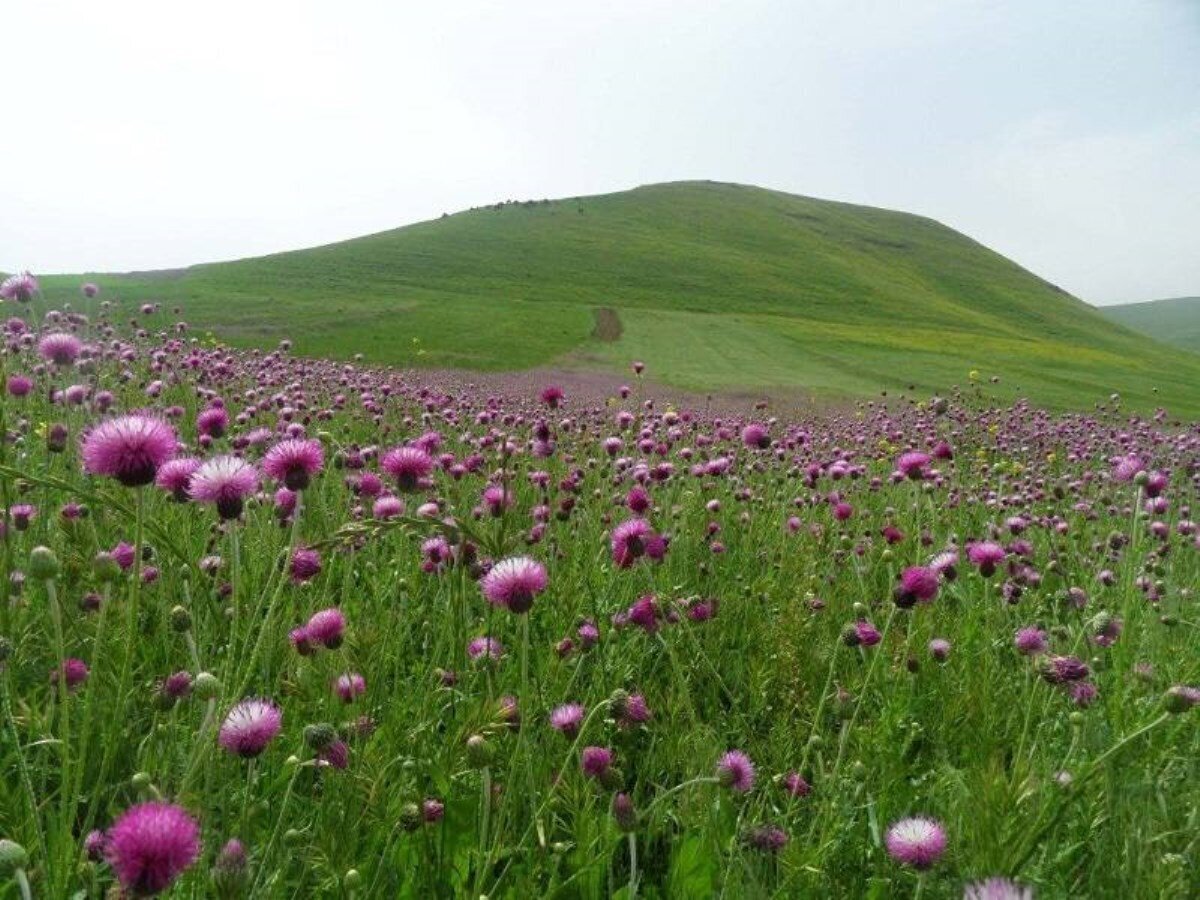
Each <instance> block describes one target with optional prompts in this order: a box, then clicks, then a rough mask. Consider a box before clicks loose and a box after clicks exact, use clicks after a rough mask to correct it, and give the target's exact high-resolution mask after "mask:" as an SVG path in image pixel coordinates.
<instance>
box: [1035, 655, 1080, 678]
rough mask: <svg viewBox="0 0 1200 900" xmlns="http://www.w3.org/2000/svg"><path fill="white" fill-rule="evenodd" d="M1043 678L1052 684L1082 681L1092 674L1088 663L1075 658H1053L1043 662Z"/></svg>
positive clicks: (1041, 669)
mask: <svg viewBox="0 0 1200 900" xmlns="http://www.w3.org/2000/svg"><path fill="white" fill-rule="evenodd" d="M1040 672H1041V676H1042V678H1044V679H1045V680H1046V681H1048V682H1050V684H1066V683H1067V682H1069V681H1082V680H1083V679H1084V678H1087V677H1088V675H1089V674H1090V673H1091V670H1090V669H1088V667H1087V663H1085V662H1084V661H1083V660H1081V659H1077V658H1076V657H1074V656H1051V657H1048V658H1047V659H1045V660H1044V661H1043V662H1042V665H1041V668H1040Z"/></svg>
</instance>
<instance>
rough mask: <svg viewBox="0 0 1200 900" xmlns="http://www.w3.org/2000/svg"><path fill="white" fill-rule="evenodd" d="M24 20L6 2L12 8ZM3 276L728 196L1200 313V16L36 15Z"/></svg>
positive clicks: (1011, 0)
mask: <svg viewBox="0 0 1200 900" xmlns="http://www.w3.org/2000/svg"><path fill="white" fill-rule="evenodd" d="M14 6H15V7H16V8H13V7H14ZM3 26H4V31H5V38H4V54H3V56H4V67H5V74H4V76H3V82H2V83H0V99H2V100H3V106H2V108H3V110H4V113H5V123H6V128H5V131H6V134H5V137H4V140H3V143H2V144H0V268H2V269H5V270H9V271H11V270H14V269H17V268H22V269H24V268H30V269H32V270H33V271H34V272H62V271H80V270H85V269H92V270H127V269H144V268H161V267H171V266H178V265H186V264H189V263H195V262H202V261H208V260H214V259H226V258H233V257H239V256H250V255H256V254H260V253H265V252H270V251H275V250H284V249H290V248H295V247H300V246H307V245H313V244H320V243H325V242H328V241H332V240H337V239H339V238H345V237H352V236H355V235H358V234H363V233H367V232H371V231H379V230H382V229H386V228H391V227H394V226H397V225H402V224H406V223H408V222H412V221H417V220H420V219H425V218H430V217H433V216H436V215H439V214H441V213H442V212H443V211H447V212H452V211H455V210H458V209H461V208H464V207H469V206H475V205H480V204H483V203H488V202H492V201H495V200H500V199H508V198H515V199H525V198H530V197H533V198H541V197H558V196H571V195H576V194H586V193H600V192H605V191H612V190H620V189H624V188H629V187H633V186H635V185H638V184H644V183H649V182H656V181H668V180H679V179H690V178H711V179H716V180H722V181H738V182H745V183H751V184H758V185H763V186H766V187H772V188H777V189H780V190H785V191H791V192H795V193H800V194H808V195H811V196H817V197H828V198H833V199H839V200H848V201H852V202H856V203H865V204H871V205H875V206H885V207H892V208H896V209H905V210H910V211H913V212H919V213H923V214H926V215H929V216H933V217H934V218H937V219H940V220H941V221H943V222H945V223H946V224H948V225H951V226H953V227H955V228H958V229H960V230H961V231H964V232H966V233H967V234H969V235H971V236H972V237H974V238H976V239H978V240H980V241H982V242H984V243H985V244H988V245H989V246H991V247H993V248H995V249H996V250H999V251H1000V252H1002V253H1004V254H1006V255H1008V256H1010V257H1012V258H1013V259H1015V260H1017V261H1018V262H1020V263H1021V264H1022V265H1024V266H1026V267H1027V268H1030V269H1032V270H1033V271H1035V272H1037V273H1038V274H1040V275H1042V276H1044V277H1046V278H1048V279H1050V280H1051V281H1054V282H1056V283H1058V284H1060V285H1061V286H1063V287H1065V288H1066V289H1068V290H1070V291H1072V292H1073V293H1075V294H1077V295H1079V296H1081V297H1083V298H1084V299H1086V300H1090V301H1092V302H1097V303H1104V302H1114V301H1120V300H1138V299H1150V298H1154V297H1163V296H1173V295H1181V294H1200V0H1079V2H1067V0H1053V2H1051V0H990V2H989V0H978V2H972V0H894V2H893V0H875V2H869V0H828V2H826V0H774V2H772V0H727V2H718V0H707V2H701V0H692V2H683V0H673V2H672V0H629V2H621V0H606V2H599V3H597V2H595V0H591V2H574V0H544V2H542V0H537V2H534V0H529V2H525V0H495V2H483V0H438V2H435V0H415V2H409V0H379V2H358V0H319V2H305V0H287V2H274V0H236V2H227V0H205V2H202V3H187V4H183V3H169V2H162V0H150V2H130V0H104V2H96V0H78V2H59V0H16V2H15V3H9V4H6V5H5V11H4V16H3Z"/></svg>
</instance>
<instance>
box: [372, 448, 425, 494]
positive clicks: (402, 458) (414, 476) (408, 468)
mask: <svg viewBox="0 0 1200 900" xmlns="http://www.w3.org/2000/svg"><path fill="white" fill-rule="evenodd" d="M379 464H380V466H381V467H382V468H383V470H384V471H385V472H387V473H388V474H389V475H391V476H392V478H394V479H395V480H396V485H397V487H399V488H400V490H401V491H403V492H405V493H410V492H412V491H415V490H416V489H417V488H419V487H420V486H421V484H422V483H423V482H424V481H425V480H426V479H427V478H428V477H429V475H430V473H431V472H433V469H434V466H435V465H436V464H435V463H434V461H433V457H432V456H430V455H429V454H428V453H426V452H425V451H424V450H422V449H420V448H419V447H394V448H392V449H391V450H389V451H388V452H387V453H385V454H384V455H383V459H381V460H380V461H379Z"/></svg>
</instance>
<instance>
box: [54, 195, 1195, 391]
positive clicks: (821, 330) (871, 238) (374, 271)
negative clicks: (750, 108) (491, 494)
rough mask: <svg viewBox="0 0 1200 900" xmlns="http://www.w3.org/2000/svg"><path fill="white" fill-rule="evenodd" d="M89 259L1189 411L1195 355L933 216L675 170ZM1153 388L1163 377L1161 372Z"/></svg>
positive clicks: (406, 350) (689, 365) (783, 385)
mask: <svg viewBox="0 0 1200 900" xmlns="http://www.w3.org/2000/svg"><path fill="white" fill-rule="evenodd" d="M84 278H90V279H94V280H97V281H99V282H100V283H101V285H102V288H103V289H104V291H105V296H106V297H108V298H110V299H113V298H119V299H120V300H121V301H122V302H123V303H124V302H131V303H132V302H141V301H144V300H161V301H163V302H164V303H167V304H176V303H182V304H184V306H185V309H186V313H185V314H186V316H187V318H188V320H189V321H190V322H192V323H193V324H194V325H195V326H198V327H202V328H209V329H213V330H214V331H216V332H218V333H220V334H221V335H222V336H224V337H226V338H228V339H231V340H233V341H234V342H240V343H247V344H268V345H269V344H272V343H274V342H275V341H276V340H278V339H279V338H281V337H284V336H287V337H291V338H293V339H294V341H295V345H296V349H297V350H298V351H299V352H302V353H308V354H314V355H317V354H319V355H329V356H350V355H352V354H354V353H356V352H363V353H365V354H366V357H367V359H369V360H374V361H380V362H391V363H397V364H402V365H430V366H469V367H474V368H480V369H515V368H525V367H529V366H534V365H558V366H571V367H589V366H591V367H595V366H600V367H614V368H620V369H622V370H625V369H626V367H627V365H628V362H629V360H630V359H634V358H642V359H645V360H646V361H647V362H648V363H649V365H650V366H651V372H652V374H653V375H654V376H655V377H656V378H659V379H661V380H664V381H668V382H671V383H674V384H677V385H679V386H681V387H687V388H692V389H700V390H706V389H752V390H755V391H764V390H773V389H784V390H795V389H797V388H799V389H801V390H802V391H804V392H808V393H811V394H813V395H814V396H818V397H826V398H827V397H838V396H853V395H862V394H869V393H875V392H877V391H878V390H880V389H886V388H891V389H895V388H897V387H902V386H905V385H907V384H914V385H917V386H918V387H920V388H922V389H931V390H932V389H945V388H946V387H947V386H949V385H951V384H954V383H962V382H965V380H966V377H967V373H968V371H970V370H972V369H976V370H979V371H980V372H981V373H982V374H984V375H985V376H987V375H993V374H995V375H999V376H1000V377H1001V384H1000V385H999V390H1000V392H1001V393H1002V394H1009V395H1016V394H1023V395H1027V396H1030V397H1032V398H1033V399H1034V400H1036V401H1038V402H1041V403H1045V404H1048V405H1052V406H1067V405H1082V404H1090V403H1092V402H1094V401H1096V400H1100V399H1104V398H1106V397H1107V396H1108V394H1109V393H1111V392H1112V391H1114V390H1117V391H1120V392H1122V394H1124V395H1125V397H1126V399H1127V400H1128V401H1130V402H1132V403H1135V404H1137V405H1140V406H1142V407H1146V408H1149V407H1151V406H1153V405H1155V404H1157V403H1158V402H1160V401H1165V402H1168V403H1170V404H1172V405H1173V406H1175V407H1176V409H1177V410H1178V411H1179V412H1200V399H1198V398H1196V397H1195V396H1194V392H1193V391H1192V390H1191V388H1192V387H1193V386H1194V385H1195V384H1196V383H1197V382H1198V381H1200V359H1195V358H1192V357H1189V356H1187V355H1184V354H1182V353H1180V354H1175V353H1174V352H1173V351H1166V350H1164V349H1163V348H1162V347H1160V346H1159V345H1156V344H1154V343H1152V342H1150V341H1148V340H1147V339H1145V338H1143V337H1141V336H1140V335H1135V334H1133V333H1131V332H1129V331H1126V330H1125V329H1123V328H1120V327H1115V326H1113V325H1112V324H1111V323H1109V322H1108V321H1107V320H1106V319H1104V318H1103V317H1102V316H1100V315H1099V314H1098V313H1097V312H1095V311H1094V310H1093V309H1092V308H1091V307H1089V306H1087V305H1086V304H1084V303H1082V302H1081V301H1079V300H1077V299H1075V298H1073V297H1071V296H1069V295H1068V294H1066V293H1064V292H1063V291H1061V290H1060V289H1058V288H1056V287H1054V286H1053V285H1050V284H1048V283H1046V282H1045V281H1043V280H1041V279H1039V278H1038V277H1036V276H1035V275H1033V274H1031V273H1029V272H1027V271H1025V270H1024V269H1022V268H1020V267H1019V266H1017V265H1015V264H1013V263H1012V262H1010V261H1009V260H1007V259H1005V258H1004V257H1002V256H1000V255H998V254H996V253H994V252H992V251H991V250H989V249H987V248H986V247H983V246H981V245H980V244H978V243H976V242H975V241H972V240H971V239H970V238H967V237H965V236H964V235H961V234H959V233H957V232H955V231H953V230H951V229H949V228H947V227H945V226H943V225H941V224H939V223H937V222H934V221H932V220H930V219H926V218H922V217H919V216H913V215H909V214H906V213H900V212H892V211H888V210H881V209H872V208H868V207H861V206H854V205H850V204H845V203H834V202H830V201H825V200H814V199H811V198H807V197H798V196H792V195H789V194H782V193H778V192H774V191H768V190H763V189H760V188H754V187H745V186H739V185H731V184H715V183H708V182H685V183H674V184H660V185H652V186H647V187H641V188H638V189H636V190H632V191H626V192H622V193H617V194H608V195H603V196H596V197H583V198H573V199H565V200H557V201H550V202H547V201H540V202H529V203H520V204H516V203H514V204H504V205H500V206H492V207H484V208H479V209H474V210H470V211H467V212H462V213H458V214H456V215H452V216H444V217H442V218H441V219H438V220H435V221H431V222H423V223H420V224H417V225H411V226H408V227H405V228H400V229H396V230H394V231H388V232H383V233H380V234H375V235H371V236H369V237H363V238H358V239H356V240H351V241H345V242H343V243H338V244H332V245H329V246H325V247H317V248H314V249H310V250H301V251H296V252H291V253H282V254H277V255H273V256H267V257H261V258H257V259H247V260H240V261H236V262H227V263H216V264H209V265H200V266H195V267H193V268H189V269H186V270H182V271H174V272H164V273H149V274H146V273H141V274H134V275H120V276H117V275H102V274H94V273H93V274H88V275H75V276H60V277H50V278H45V279H43V285H44V287H45V289H46V291H47V293H48V294H50V295H51V296H52V297H57V298H59V299H61V298H64V297H67V296H75V297H77V296H78V294H77V293H76V292H77V288H78V284H79V282H80V281H81V280H83V279H84ZM1155 387H1157V388H1159V389H1160V394H1159V395H1157V396H1156V395H1155V394H1154V393H1153V389H1154V388H1155Z"/></svg>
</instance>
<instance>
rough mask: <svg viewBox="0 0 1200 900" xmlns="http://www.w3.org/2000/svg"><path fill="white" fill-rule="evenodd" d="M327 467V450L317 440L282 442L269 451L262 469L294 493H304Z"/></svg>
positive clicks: (264, 458)
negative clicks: (310, 483) (310, 481)
mask: <svg viewBox="0 0 1200 900" xmlns="http://www.w3.org/2000/svg"><path fill="white" fill-rule="evenodd" d="M324 465H325V448H324V447H322V446H321V442H320V441H317V440H312V439H309V440H301V439H296V440H288V441H282V442H280V443H278V444H276V445H275V446H274V447H272V448H271V449H270V450H268V451H267V455H266V456H264V457H263V461H262V467H263V471H264V472H266V473H267V474H268V475H269V476H270V477H272V478H274V479H275V480H276V481H282V482H283V484H284V486H285V487H287V488H288V489H289V490H292V491H302V490H304V489H305V488H306V487H308V483H309V480H310V479H311V478H312V476H313V475H316V474H317V473H318V472H320V471H321V469H322V468H323V467H324Z"/></svg>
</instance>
